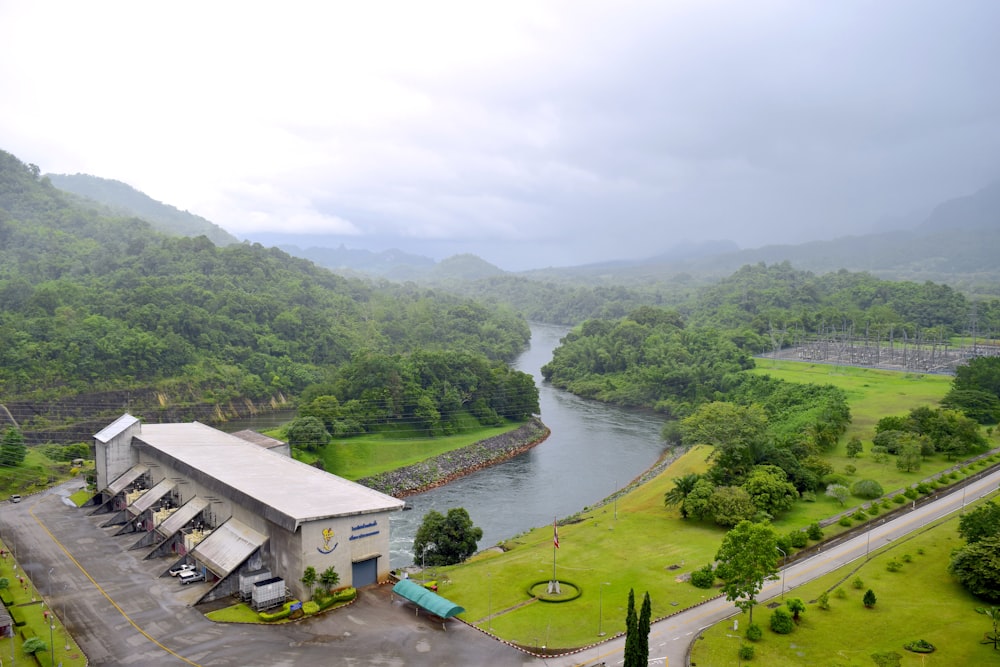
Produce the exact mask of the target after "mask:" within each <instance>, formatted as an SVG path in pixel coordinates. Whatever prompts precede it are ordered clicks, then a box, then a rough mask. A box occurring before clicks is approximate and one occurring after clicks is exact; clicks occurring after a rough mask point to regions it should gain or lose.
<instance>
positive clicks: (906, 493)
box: [903, 486, 920, 500]
mask: <svg viewBox="0 0 1000 667" xmlns="http://www.w3.org/2000/svg"><path fill="white" fill-rule="evenodd" d="M903 495H904V496H906V497H907V498H909V499H910V500H913V499H915V498H916V497H917V496H919V495H920V494H919V493H917V490H916V489H914V488H913V487H912V486H911V487H910V488H908V489H907V490H906V491H903Z"/></svg>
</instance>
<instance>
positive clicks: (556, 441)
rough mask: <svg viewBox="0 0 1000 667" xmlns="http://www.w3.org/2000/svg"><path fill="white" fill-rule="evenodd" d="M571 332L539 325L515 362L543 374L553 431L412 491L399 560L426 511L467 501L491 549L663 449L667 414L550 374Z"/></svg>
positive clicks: (542, 394) (584, 502) (394, 540)
mask: <svg viewBox="0 0 1000 667" xmlns="http://www.w3.org/2000/svg"><path fill="white" fill-rule="evenodd" d="M566 332H567V329H566V328H565V327H556V326H548V325H543V324H532V325H531V344H530V347H529V348H528V350H526V351H525V352H524V353H522V354H521V356H520V357H519V358H518V359H517V361H516V362H515V363H514V367H515V368H517V369H518V370H521V371H524V372H526V373H530V374H532V375H533V376H534V377H535V383H536V385H537V386H538V391H539V403H540V408H541V418H542V421H543V422H545V425H546V426H548V427H549V428H550V429H551V430H552V434H551V435H550V436H549V437H548V438H547V439H546V440H545V442H543V443H541V444H540V445H538V446H537V447H534V448H533V449H531V450H530V451H527V452H525V453H524V454H521V455H519V456H517V457H515V458H513V459H511V460H509V461H506V462H504V463H501V464H498V465H495V466H492V467H490V468H486V469H485V470H480V471H477V472H475V473H472V474H470V475H467V476H465V477H462V478H460V479H458V480H455V481H454V482H451V483H449V484H446V485H445V486H442V487H439V488H436V489H432V490H430V491H427V492H425V493H421V494H418V495H415V496H409V497H408V498H407V499H406V500H407V501H408V502H409V503H410V505H412V507H413V509H412V510H411V511H406V512H396V513H395V514H394V515H393V516H392V521H391V535H392V537H391V543H390V547H391V555H390V563H391V565H392V567H394V568H395V567H404V566H407V565H410V564H412V563H413V551H412V548H413V537H414V535H415V534H416V532H417V528H418V527H419V525H420V522H421V521H423V517H424V514H425V513H426V512H427V511H428V510H432V509H434V510H437V511H438V512H441V513H442V514H447V512H448V510H449V509H451V508H453V507H464V508H465V509H466V510H467V511H468V512H469V516H470V517H471V518H472V522H473V523H474V524H475V525H476V526H479V527H480V528H482V529H483V539H482V540H480V541H479V548H480V549H485V548H488V547H490V546H493V545H495V544H497V543H498V542H501V541H503V540H505V539H508V538H511V537H514V536H515V535H518V534H520V533H523V532H525V531H527V530H530V529H531V528H536V527H538V526H543V525H545V524H551V523H552V521H553V520H554V519H555V518H556V517H565V516H569V515H571V514H575V513H576V512H579V511H580V510H582V509H583V508H584V507H587V506H589V505H593V504H595V503H597V502H599V501H601V500H602V499H604V498H607V497H608V496H610V495H611V494H612V493H614V492H615V491H616V490H617V489H619V488H620V487H621V486H624V485H625V484H627V483H629V482H630V481H632V480H633V479H635V478H636V477H638V476H639V475H641V474H642V473H643V471H645V470H646V469H647V468H649V467H650V466H652V465H653V464H654V463H655V462H656V461H657V459H659V457H660V455H661V454H662V453H663V450H664V445H663V442H662V441H661V440H660V428H661V427H662V425H663V419H662V417H658V416H656V415H652V414H649V413H644V412H638V411H632V410H625V409H622V408H617V407H614V406H611V405H605V404H603V403H598V402H595V401H588V400H585V399H582V398H578V397H576V396H574V395H573V394H570V393H568V392H565V391H562V390H560V389H556V388H554V387H551V386H550V385H548V384H547V383H544V382H542V373H541V368H542V366H543V365H544V364H545V363H547V362H548V361H549V360H550V359H551V358H552V350H554V349H555V348H556V346H558V345H559V339H560V338H562V336H564V335H565V334H566Z"/></svg>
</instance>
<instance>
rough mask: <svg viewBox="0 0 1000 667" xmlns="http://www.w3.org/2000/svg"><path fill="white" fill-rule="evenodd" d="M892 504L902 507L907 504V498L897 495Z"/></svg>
mask: <svg viewBox="0 0 1000 667" xmlns="http://www.w3.org/2000/svg"><path fill="white" fill-rule="evenodd" d="M892 502H894V503H896V504H897V505H902V504H903V503H905V502H906V496H904V495H903V494H902V493H900V494H897V495H895V496H893V497H892Z"/></svg>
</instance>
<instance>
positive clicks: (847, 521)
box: [837, 516, 853, 527]
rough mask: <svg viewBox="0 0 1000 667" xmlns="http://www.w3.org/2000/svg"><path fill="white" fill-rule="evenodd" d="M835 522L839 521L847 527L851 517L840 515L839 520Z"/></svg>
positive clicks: (850, 522)
mask: <svg viewBox="0 0 1000 667" xmlns="http://www.w3.org/2000/svg"><path fill="white" fill-rule="evenodd" d="M837 523H839V524H840V525H841V526H844V527H847V526H850V525H851V524H852V523H853V522H852V521H851V517H849V516H842V517H840V521H838V522H837Z"/></svg>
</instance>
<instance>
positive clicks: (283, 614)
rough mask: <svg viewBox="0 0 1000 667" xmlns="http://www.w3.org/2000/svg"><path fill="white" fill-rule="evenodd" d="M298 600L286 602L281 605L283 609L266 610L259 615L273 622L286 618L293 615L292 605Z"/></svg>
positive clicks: (263, 619)
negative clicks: (269, 611) (270, 611)
mask: <svg viewBox="0 0 1000 667" xmlns="http://www.w3.org/2000/svg"><path fill="white" fill-rule="evenodd" d="M296 602H298V600H289V601H288V602H286V603H285V604H283V605H282V606H281V609H279V610H278V611H276V612H272V613H268V612H266V611H262V612H260V613H258V614H257V615H258V616H260V620H262V621H266V622H268V623H273V622H274V621H280V620H282V619H286V618H288V617H289V616H291V614H292V605H293V604H295V603H296Z"/></svg>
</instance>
